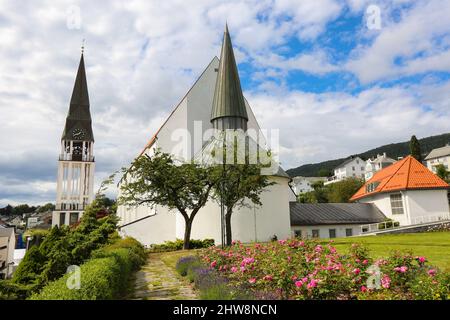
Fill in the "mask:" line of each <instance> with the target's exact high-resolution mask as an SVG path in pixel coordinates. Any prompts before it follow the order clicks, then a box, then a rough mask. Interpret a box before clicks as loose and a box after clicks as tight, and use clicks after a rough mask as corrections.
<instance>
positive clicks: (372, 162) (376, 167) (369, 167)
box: [365, 153, 395, 181]
mask: <svg viewBox="0 0 450 320" xmlns="http://www.w3.org/2000/svg"><path fill="white" fill-rule="evenodd" d="M393 163H395V160H394V159H391V158H389V157H388V156H386V153H383V154H382V155H380V154H378V155H377V157H376V158H374V159H372V158H371V159H368V160H367V161H366V172H365V179H366V181H368V180H370V179H371V178H372V177H373V175H374V174H375V172H378V171H380V170H381V169H384V168H386V167H388V166H390V165H391V164H393Z"/></svg>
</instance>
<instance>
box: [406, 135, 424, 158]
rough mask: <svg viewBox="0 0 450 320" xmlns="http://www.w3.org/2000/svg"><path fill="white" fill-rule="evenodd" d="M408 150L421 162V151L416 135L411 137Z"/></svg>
mask: <svg viewBox="0 0 450 320" xmlns="http://www.w3.org/2000/svg"><path fill="white" fill-rule="evenodd" d="M409 150H410V152H411V155H412V156H413V157H414V158H416V160H417V161H419V162H422V151H421V149H420V143H419V140H417V138H416V136H412V137H411V141H410V142H409Z"/></svg>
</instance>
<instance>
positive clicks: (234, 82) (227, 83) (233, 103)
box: [211, 24, 248, 129]
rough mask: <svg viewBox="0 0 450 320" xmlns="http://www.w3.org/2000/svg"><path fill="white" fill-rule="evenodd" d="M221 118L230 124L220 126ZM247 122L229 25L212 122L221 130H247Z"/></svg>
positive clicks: (222, 52)
mask: <svg viewBox="0 0 450 320" xmlns="http://www.w3.org/2000/svg"><path fill="white" fill-rule="evenodd" d="M221 118H228V120H226V121H225V122H228V124H225V123H224V125H218V119H221ZM231 118H232V119H231ZM247 121H248V115H247V110H246V108H245V100H244V95H243V94H242V89H241V82H240V80H239V73H238V69H237V66H236V60H235V58H234V52H233V46H232V44H231V38H230V33H229V32H228V25H227V24H225V33H224V35H223V43H222V51H221V53H220V65H219V71H218V74H217V80H216V88H215V91H214V99H213V105H212V112H211V122H213V124H214V127H216V128H220V129H246V123H247ZM236 126H237V127H236Z"/></svg>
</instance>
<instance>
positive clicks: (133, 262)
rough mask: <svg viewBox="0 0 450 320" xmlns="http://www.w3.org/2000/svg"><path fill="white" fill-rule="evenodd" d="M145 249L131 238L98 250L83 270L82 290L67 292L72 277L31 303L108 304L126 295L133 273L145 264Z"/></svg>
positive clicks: (84, 265) (35, 295)
mask: <svg viewBox="0 0 450 320" xmlns="http://www.w3.org/2000/svg"><path fill="white" fill-rule="evenodd" d="M145 256H146V254H145V250H144V248H143V246H142V245H141V244H140V243H139V242H138V241H136V240H134V239H132V238H125V239H122V240H118V241H116V242H115V243H113V244H111V245H108V246H105V247H103V248H101V249H98V250H96V251H94V252H93V253H92V258H91V259H90V260H88V261H87V262H86V263H84V264H82V265H81V267H80V272H81V285H80V289H69V288H67V285H66V283H67V280H68V278H69V277H70V275H69V274H66V275H64V276H63V277H62V278H60V279H58V280H56V281H53V282H50V283H49V284H48V285H47V286H45V287H44V288H43V289H42V291H41V292H40V293H38V294H34V295H33V296H32V297H31V299H32V300H105V299H115V298H119V297H120V296H121V295H123V294H124V293H125V291H126V289H127V287H128V285H129V281H130V276H131V274H132V271H135V270H137V269H138V268H139V266H140V265H141V264H142V263H143V262H144V261H145Z"/></svg>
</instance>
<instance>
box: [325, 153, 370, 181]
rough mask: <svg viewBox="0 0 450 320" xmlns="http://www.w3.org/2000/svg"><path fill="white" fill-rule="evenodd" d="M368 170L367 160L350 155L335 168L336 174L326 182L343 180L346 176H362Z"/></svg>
mask: <svg viewBox="0 0 450 320" xmlns="http://www.w3.org/2000/svg"><path fill="white" fill-rule="evenodd" d="M365 171H366V162H365V161H364V160H363V159H361V158H360V157H350V158H348V159H347V160H345V161H344V162H342V163H341V164H340V165H339V166H337V167H336V168H334V175H333V176H332V177H331V178H330V179H328V181H327V182H325V184H330V183H334V182H337V181H342V180H344V179H346V178H362V179H364V174H365Z"/></svg>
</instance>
